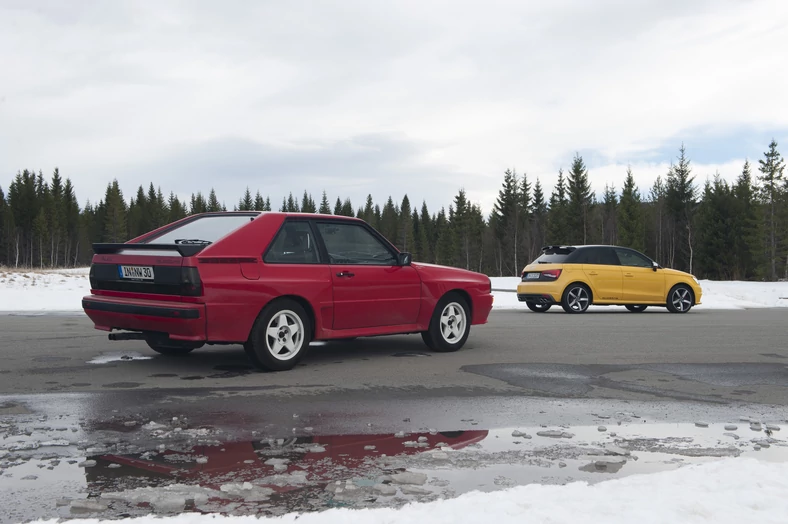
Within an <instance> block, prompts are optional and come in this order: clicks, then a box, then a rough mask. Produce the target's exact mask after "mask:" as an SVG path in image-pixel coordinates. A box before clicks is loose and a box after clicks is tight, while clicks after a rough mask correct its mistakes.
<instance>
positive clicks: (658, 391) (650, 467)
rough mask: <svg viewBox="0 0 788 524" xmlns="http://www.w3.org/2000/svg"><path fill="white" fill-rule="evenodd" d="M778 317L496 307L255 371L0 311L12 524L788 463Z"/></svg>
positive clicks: (232, 358) (3, 429)
mask: <svg viewBox="0 0 788 524" xmlns="http://www.w3.org/2000/svg"><path fill="white" fill-rule="evenodd" d="M786 320H788V311H786V310H784V309H783V310H748V311H703V310H697V311H693V312H692V313H690V314H688V315H670V314H667V313H663V312H660V311H656V312H648V313H645V314H629V313H626V312H620V311H618V310H609V311H607V310H605V311H601V312H593V313H589V314H586V315H584V316H580V317H577V316H569V315H566V314H563V313H560V312H555V313H553V312H550V313H547V314H541V315H540V314H533V313H530V312H522V311H494V312H493V314H492V315H491V317H490V322H489V323H488V324H487V325H484V326H476V327H474V328H473V330H472V333H471V336H470V338H469V340H468V343H467V345H466V347H465V348H463V349H462V350H461V351H459V352H456V353H451V354H437V353H431V352H430V351H429V350H428V349H427V348H426V347H425V346H424V345H423V343H422V341H421V338H420V337H418V336H397V337H381V338H375V339H359V340H357V341H352V342H344V343H327V344H318V345H315V346H313V347H311V348H310V352H309V354H308V355H307V356H306V357H305V358H304V360H303V361H302V362H301V364H300V365H299V366H298V367H297V368H295V369H294V370H292V371H289V372H282V373H262V372H258V371H256V370H254V369H252V368H251V366H250V365H249V363H248V361H247V360H246V357H245V355H244V352H243V350H242V348H240V347H238V346H233V347H205V348H202V349H200V350H197V351H195V352H193V353H192V354H191V355H189V356H187V357H181V358H172V357H169V358H168V357H163V356H160V355H157V354H156V353H154V352H152V351H150V350H149V349H147V347H146V346H145V345H144V343H140V342H110V341H108V340H107V338H106V333H102V332H99V331H95V330H93V329H92V325H91V324H90V323H89V321H88V320H87V319H86V318H84V317H83V316H82V315H75V314H63V315H45V316H0V333H2V337H0V508H2V509H0V522H6V521H9V522H12V521H13V522H17V521H25V520H31V519H34V518H41V517H50V518H51V517H64V518H71V517H84V516H105V517H107V516H108V517H119V516H126V515H138V514H146V513H150V512H153V513H157V514H168V513H177V512H180V511H201V512H214V511H221V512H225V513H231V514H254V515H277V514H282V513H285V512H287V511H313V510H321V509H325V508H329V507H337V506H340V507H379V506H399V505H402V504H405V503H407V502H409V501H413V500H417V501H428V500H435V499H437V498H446V497H452V496H456V495H457V494H460V493H463V492H466V491H469V490H474V489H481V490H485V491H489V490H495V489H502V488H505V487H508V486H511V485H518V484H524V483H529V482H542V483H565V482H569V481H572V480H578V479H581V480H587V481H590V482H594V481H599V480H604V479H606V478H610V477H611V476H620V475H627V474H633V473H643V472H651V471H659V470H664V469H671V468H674V467H680V466H681V465H683V464H687V463H694V462H698V461H704V460H711V459H714V458H718V457H728V456H758V457H763V458H764V459H766V460H780V461H788V441H786V436H784V435H782V433H785V431H786V429H785V428H784V426H785V425H786V424H788V407H787V405H788V347H787V346H788V344H786V342H785V338H786V337H785V335H786V329H788V322H786ZM780 425H783V428H782V432H781V431H780V429H781V428H780ZM733 427H735V428H736V429H730V428H733ZM769 427H771V428H773V430H769V431H768V432H767V430H768V429H769Z"/></svg>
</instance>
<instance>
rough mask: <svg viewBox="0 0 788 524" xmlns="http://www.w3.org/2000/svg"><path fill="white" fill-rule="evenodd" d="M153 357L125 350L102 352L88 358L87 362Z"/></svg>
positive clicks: (148, 358) (95, 362)
mask: <svg viewBox="0 0 788 524" xmlns="http://www.w3.org/2000/svg"><path fill="white" fill-rule="evenodd" d="M152 358H153V357H150V356H147V355H143V354H142V353H137V352H136V351H125V352H123V353H102V354H101V356H98V357H95V358H94V359H93V360H88V364H109V363H110V362H121V361H125V360H150V359H152Z"/></svg>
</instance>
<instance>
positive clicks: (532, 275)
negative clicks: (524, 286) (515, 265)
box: [525, 273, 542, 280]
mask: <svg viewBox="0 0 788 524" xmlns="http://www.w3.org/2000/svg"><path fill="white" fill-rule="evenodd" d="M541 276H542V274H541V273H528V274H527V275H525V279H526V280H539V277H541Z"/></svg>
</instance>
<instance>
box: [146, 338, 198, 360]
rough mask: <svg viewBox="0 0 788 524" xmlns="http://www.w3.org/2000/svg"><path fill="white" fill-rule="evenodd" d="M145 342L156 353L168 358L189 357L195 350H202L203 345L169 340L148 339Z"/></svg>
mask: <svg viewBox="0 0 788 524" xmlns="http://www.w3.org/2000/svg"><path fill="white" fill-rule="evenodd" d="M145 342H146V343H147V344H148V347H149V348H151V349H152V350H153V351H155V352H156V353H160V354H162V355H168V356H183V355H188V354H189V353H191V352H192V351H194V350H195V349H198V348H201V347H202V344H194V343H189V342H178V341H174V340H167V339H157V338H146V339H145Z"/></svg>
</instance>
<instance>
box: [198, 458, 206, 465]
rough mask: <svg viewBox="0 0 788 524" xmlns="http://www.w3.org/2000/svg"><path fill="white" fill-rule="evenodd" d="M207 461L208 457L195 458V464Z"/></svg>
mask: <svg viewBox="0 0 788 524" xmlns="http://www.w3.org/2000/svg"><path fill="white" fill-rule="evenodd" d="M207 463H208V457H199V458H198V459H197V464H207Z"/></svg>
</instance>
